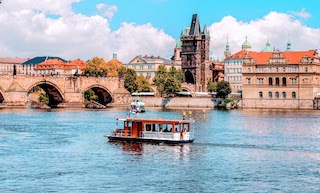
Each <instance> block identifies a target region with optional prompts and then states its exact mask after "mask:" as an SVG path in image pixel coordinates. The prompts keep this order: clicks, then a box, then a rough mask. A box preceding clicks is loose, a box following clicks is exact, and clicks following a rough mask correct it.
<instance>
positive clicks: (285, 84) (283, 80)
mask: <svg viewBox="0 0 320 193" xmlns="http://www.w3.org/2000/svg"><path fill="white" fill-rule="evenodd" d="M282 86H287V79H286V77H283V78H282Z"/></svg>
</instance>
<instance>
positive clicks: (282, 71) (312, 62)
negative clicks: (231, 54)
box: [241, 45, 320, 109]
mask: <svg viewBox="0 0 320 193" xmlns="http://www.w3.org/2000/svg"><path fill="white" fill-rule="evenodd" d="M288 46H290V45H288ZM289 48H290V47H289ZM290 50H291V49H287V51H285V52H281V51H278V50H276V51H273V52H252V51H242V52H241V54H242V55H241V56H244V57H243V63H242V85H243V87H242V91H243V92H242V101H243V104H242V106H243V107H244V108H248V107H249V108H290V109H317V108H319V107H320V102H319V99H318V98H319V97H320V58H319V51H317V50H309V51H290Z"/></svg>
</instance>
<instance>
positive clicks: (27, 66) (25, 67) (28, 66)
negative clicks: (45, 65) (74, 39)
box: [21, 56, 67, 76]
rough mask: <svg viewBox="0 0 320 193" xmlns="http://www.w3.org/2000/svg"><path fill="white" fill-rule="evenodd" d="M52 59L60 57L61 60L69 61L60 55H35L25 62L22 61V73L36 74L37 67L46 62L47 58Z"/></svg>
mask: <svg viewBox="0 0 320 193" xmlns="http://www.w3.org/2000/svg"><path fill="white" fill-rule="evenodd" d="M51 59H58V60H61V61H63V62H67V61H66V60H64V59H62V58H60V57H53V56H39V57H35V58H32V59H30V60H27V61H25V62H24V63H22V69H21V71H22V74H24V75H30V76H31V75H36V72H35V67H36V66H37V65H38V64H40V63H42V62H45V61H47V60H51Z"/></svg>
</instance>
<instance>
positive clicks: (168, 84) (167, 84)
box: [153, 65, 183, 95]
mask: <svg viewBox="0 0 320 193" xmlns="http://www.w3.org/2000/svg"><path fill="white" fill-rule="evenodd" d="M182 80H183V74H182V71H181V70H180V69H179V70H177V69H176V68H175V67H174V66H172V67H170V69H169V72H167V69H166V67H165V66H164V65H160V66H159V67H158V71H157V72H156V75H155V77H154V78H153V82H154V85H155V86H156V87H157V90H158V92H160V93H161V94H162V93H166V94H167V95H174V94H175V93H176V92H179V91H181V83H182Z"/></svg>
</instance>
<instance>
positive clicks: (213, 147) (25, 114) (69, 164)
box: [0, 108, 320, 192]
mask: <svg viewBox="0 0 320 193" xmlns="http://www.w3.org/2000/svg"><path fill="white" fill-rule="evenodd" d="M126 113H127V111H126V109H116V108H111V109H107V110H103V111H91V110H53V111H50V112H46V111H42V110H32V109H26V110H21V109H20V110H4V109H2V110H0V192H320V111H272V110H269V111H263V110H231V111H219V110H211V111H209V110H208V111H205V112H203V111H193V114H192V117H193V119H194V120H195V138H196V140H195V142H194V143H193V144H187V145H182V146H169V145H153V144H128V143H111V142H108V139H107V138H105V137H104V134H105V133H110V132H111V131H112V130H113V128H114V127H115V126H116V125H115V118H117V117H125V116H126ZM181 114H182V111H181V110H173V111H169V110H161V109H147V112H146V113H144V114H138V115H136V116H137V117H153V118H154V117H157V118H160V117H161V118H172V119H179V118H181Z"/></svg>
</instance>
